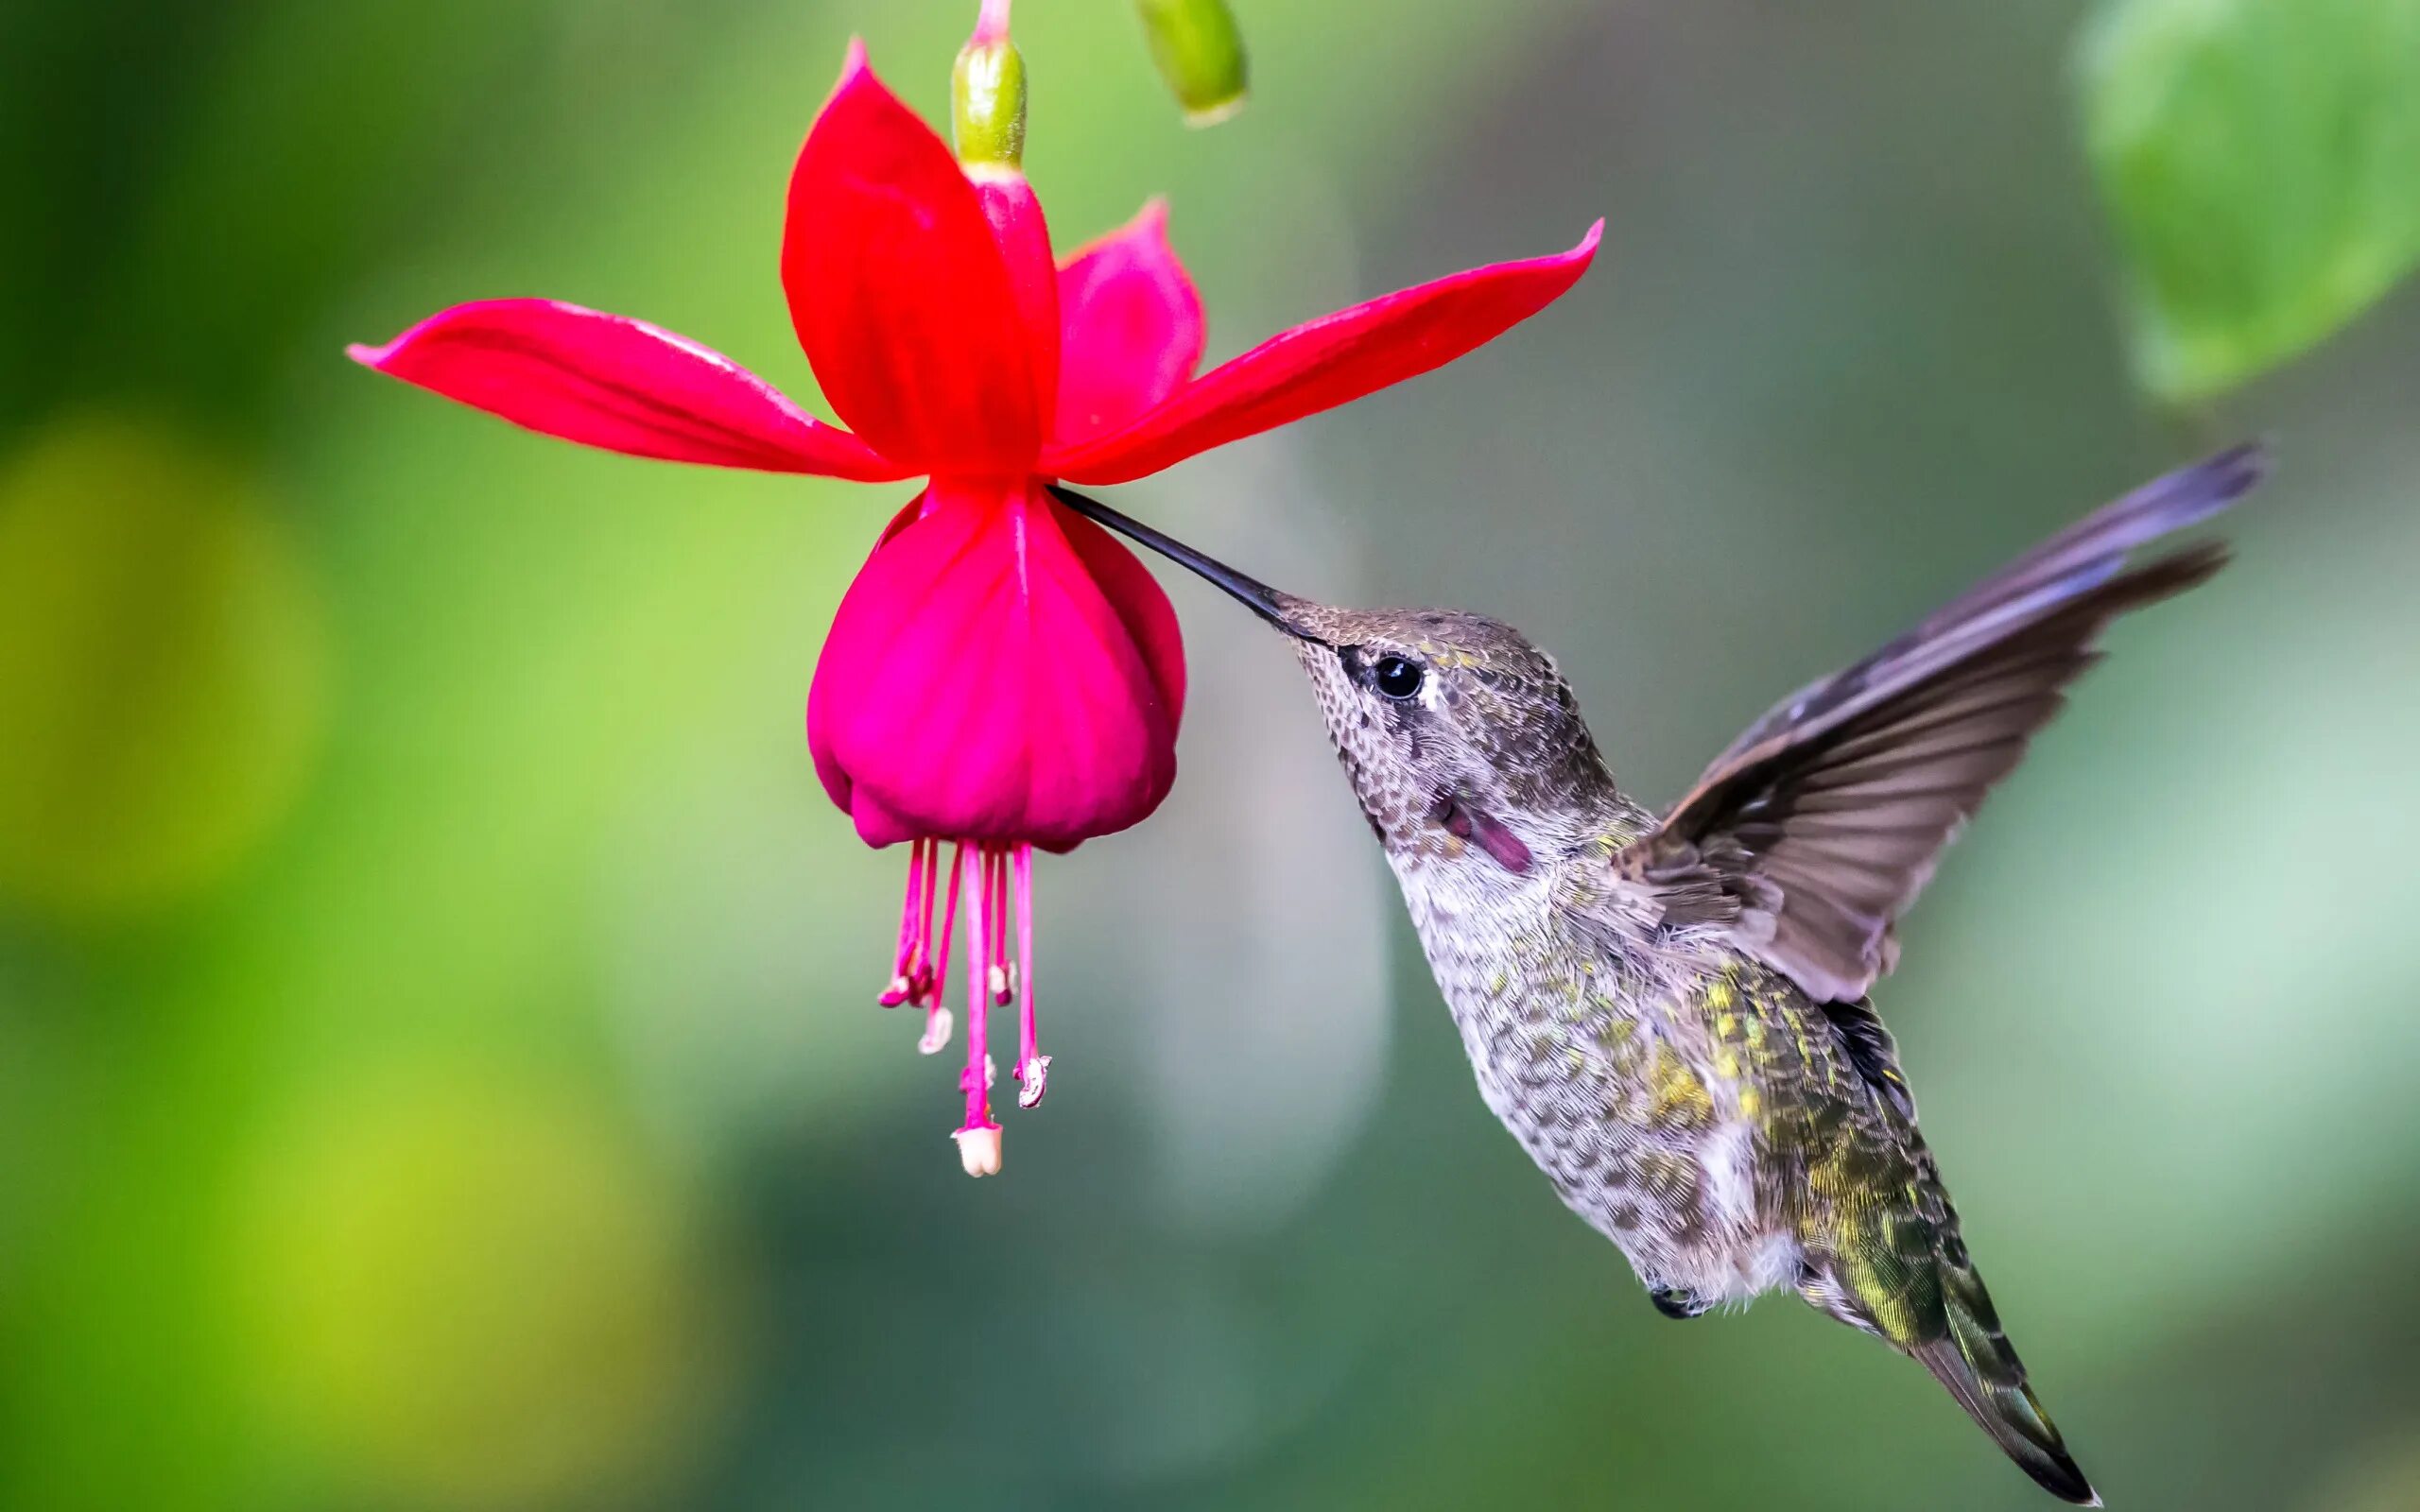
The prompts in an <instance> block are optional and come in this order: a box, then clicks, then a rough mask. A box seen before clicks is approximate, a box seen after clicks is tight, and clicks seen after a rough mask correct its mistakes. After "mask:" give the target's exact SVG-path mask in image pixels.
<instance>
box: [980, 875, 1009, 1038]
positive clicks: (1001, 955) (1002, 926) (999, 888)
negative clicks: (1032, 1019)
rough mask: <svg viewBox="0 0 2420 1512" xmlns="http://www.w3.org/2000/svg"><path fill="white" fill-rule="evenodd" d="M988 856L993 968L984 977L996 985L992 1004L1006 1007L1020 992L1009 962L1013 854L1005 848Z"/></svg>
mask: <svg viewBox="0 0 2420 1512" xmlns="http://www.w3.org/2000/svg"><path fill="white" fill-rule="evenodd" d="M984 859H985V861H986V862H987V863H988V866H989V869H988V870H987V871H986V872H985V873H984V876H985V879H986V883H987V885H989V887H990V889H991V890H990V892H989V893H988V894H987V895H986V902H988V903H989V904H990V906H991V909H992V969H991V970H990V971H987V972H986V973H984V980H985V982H986V983H987V984H988V985H989V986H990V987H991V988H992V1005H993V1006H994V1007H999V1008H1005V1007H1007V1006H1008V1005H1009V1000H1010V999H1011V998H1012V997H1014V996H1015V994H1016V987H1015V984H1014V982H1013V980H1012V979H1011V977H1010V975H1009V971H1010V967H1009V965H1008V955H1009V857H1008V852H1006V851H987V852H986V854H985V857H984Z"/></svg>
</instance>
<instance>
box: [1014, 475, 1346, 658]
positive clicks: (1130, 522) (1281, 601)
mask: <svg viewBox="0 0 2420 1512" xmlns="http://www.w3.org/2000/svg"><path fill="white" fill-rule="evenodd" d="M1049 488H1050V496H1051V497H1052V498H1054V499H1057V500H1058V501H1059V502H1060V503H1061V504H1063V505H1065V506H1066V507H1068V508H1070V509H1073V510H1075V511H1076V512H1077V513H1078V514H1080V515H1082V516H1083V517H1084V518H1085V519H1087V520H1090V521H1092V522H1093V523H1094V524H1100V525H1107V526H1108V527H1109V528H1110V529H1112V530H1115V531H1116V532H1117V533H1118V534H1119V535H1121V536H1124V537H1126V538H1127V539H1128V540H1130V541H1134V542H1136V543H1137V544H1139V545H1145V546H1149V547H1150V548H1151V549H1152V550H1153V551H1156V552H1158V553H1159V554H1160V555H1161V556H1163V557H1166V558H1168V560H1170V561H1172V562H1175V563H1177V564H1178V565H1179V566H1182V567H1186V568H1190V569H1191V570H1192V571H1194V572H1196V573H1199V574H1200V575H1201V576H1204V577H1206V578H1208V579H1210V581H1212V582H1213V583H1216V584H1218V585H1219V587H1220V588H1223V589H1225V590H1226V591H1227V593H1229V594H1230V595H1232V596H1233V597H1234V598H1235V599H1236V602H1238V603H1240V604H1242V605H1243V607H1244V608H1246V609H1248V610H1252V611H1253V613H1255V614H1257V615H1259V616H1260V617H1261V618H1262V619H1265V620H1267V621H1268V622H1269V623H1270V624H1271V625H1274V626H1275V627H1278V628H1279V629H1281V630H1284V631H1285V632H1286V633H1287V634H1288V635H1290V636H1293V637H1294V638H1295V639H1296V640H1299V641H1316V640H1318V639H1319V637H1318V636H1316V635H1313V634H1312V633H1311V632H1310V631H1308V630H1307V629H1305V628H1304V627H1303V626H1302V625H1301V623H1300V622H1299V621H1298V620H1297V619H1296V618H1295V610H1297V609H1299V608H1300V607H1301V605H1302V603H1303V600H1301V599H1299V598H1296V597H1295V596H1294V595H1293V594H1291V593H1279V592H1278V591H1277V590H1276V589H1274V588H1271V587H1270V586H1269V585H1268V584H1267V583H1264V582H1262V581H1260V580H1259V579H1258V578H1256V577H1247V576H1244V575H1243V574H1241V573H1239V572H1237V571H1236V570H1235V569H1234V568H1233V567H1230V566H1228V565H1227V564H1226V563H1225V562H1222V561H1216V560H1213V559H1212V558H1208V557H1205V556H1203V555H1201V553H1200V552H1198V551H1196V550H1194V549H1193V548H1192V547H1191V546H1188V545H1186V544H1185V543H1184V541H1178V540H1175V539H1173V538H1171V537H1168V536H1164V535H1162V534H1161V533H1160V532H1158V531H1156V530H1154V529H1152V528H1151V527H1150V525H1147V524H1143V522H1141V521H1140V520H1135V519H1132V518H1131V517H1129V516H1127V515H1123V514H1120V513H1118V512H1117V511H1116V510H1115V509H1113V508H1111V507H1109V506H1108V505H1105V504H1103V503H1101V502H1100V501H1099V500H1098V499H1093V498H1087V497H1086V496H1084V495H1083V494H1080V493H1078V492H1077V491H1076V490H1073V489H1068V488H1062V487H1061V486H1059V485H1058V484H1056V483H1053V484H1051V485H1050V486H1049Z"/></svg>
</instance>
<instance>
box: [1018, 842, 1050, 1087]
mask: <svg viewBox="0 0 2420 1512" xmlns="http://www.w3.org/2000/svg"><path fill="white" fill-rule="evenodd" d="M1014 864H1015V867H1016V874H1017V958H1016V965H1015V968H1014V970H1015V971H1016V974H1017V976H1018V977H1019V978H1021V980H1019V981H1016V982H1014V983H1012V984H1011V985H1012V986H1013V987H1014V988H1015V990H1016V993H1017V1106H1018V1107H1019V1108H1033V1107H1037V1106H1039V1105H1040V1104H1041V1102H1042V1094H1043V1092H1044V1091H1045V1090H1046V1088H1047V1086H1048V1084H1049V1079H1050V1057H1048V1056H1046V1055H1044V1054H1043V1053H1042V1032H1041V1026H1040V1025H1039V1024H1038V1023H1036V1022H1035V1021H1034V1016H1033V847H1032V846H1030V845H1021V846H1018V847H1017V849H1016V856H1015V863H1014Z"/></svg>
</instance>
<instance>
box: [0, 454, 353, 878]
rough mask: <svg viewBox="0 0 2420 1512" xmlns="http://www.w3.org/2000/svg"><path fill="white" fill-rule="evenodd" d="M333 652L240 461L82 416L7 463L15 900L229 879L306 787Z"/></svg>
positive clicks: (0, 725)
mask: <svg viewBox="0 0 2420 1512" xmlns="http://www.w3.org/2000/svg"><path fill="white" fill-rule="evenodd" d="M327 640H328V637H327V629H326V618H325V615H324V613H323V612H322V609H321V605H320V595H319V593H317V591H316V586H315V585H314V583H313V582H312V580H311V576H310V574H309V572H308V569H307V567H306V565H305V563H304V562H303V560H302V558H301V556H300V554H299V553H298V551H297V550H296V548H295V546H294V544H293V543H292V541H290V540H289V539H288V538H287V536H286V534H285V531H284V530H283V529H282V528H281V527H280V525H279V524H278V522H277V520H276V519H275V518H274V517H273V516H271V515H270V514H269V513H268V511H267V510H266V509H265V508H264V507H262V504H261V501H260V499H259V497H258V494H257V491H256V490H255V488H254V486H253V484H252V482H251V479H250V478H249V477H247V476H246V475H245V474H244V473H243V472H241V471H240V470H238V469H236V468H235V467H233V465H232V464H230V463H229V462H227V461H226V460H225V459H223V458H220V457H216V456H214V455H210V454H208V453H207V452H205V451H203V450H201V449H199V447H197V446H195V445H194V444H192V443H191V442H189V441H186V440H184V439H183V438H180V437H178V436H177V435H175V434H174V433H172V432H169V431H166V430H163V429H159V428H155V427H148V426H142V425H137V424H134V423H131V422H129V421H113V420H102V419H93V418H86V419H81V420H77V421H70V422H67V423H63V424H61V425H57V426H54V427H52V428H51V429H50V430H48V431H47V432H45V433H43V434H42V435H41V436H39V437H37V438H36V439H35V440H34V441H33V443H32V444H31V445H30V446H29V447H28V448H27V449H26V450H24V451H22V452H20V453H19V454H17V455H15V456H13V457H10V458H8V459H7V460H5V461H0V905H15V906H18V907H21V908H25V909H28V910H32V911H38V912H43V913H48V914H53V915H68V916H91V915H109V914H117V913H122V912H125V911H129V910H132V909H139V908H142V907H145V906H148V905H152V904H157V903H161V902H169V901H173V900H175V899H177V898H180V897H182V896H185V895H187V894H189V893H191V892H194V891H196V890H199V889H200V888H202V887H205V886H207V885H210V884H212V883H214V882H216V881H217V880H219V879H220V878H222V877H223V876H225V875H226V873H227V872H228V870H229V869H230V868H232V867H233V865H234V864H235V863H236V862H238V861H239V860H241V859H242V857H243V856H244V854H245V853H246V852H247V851H249V850H250V849H251V846H252V845H253V843H254V842H256V841H257V840H258V839H259V838H260V837H261V835H262V834H263V833H266V832H267V830H268V828H269V826H270V825H271V824H272V823H274V821H275V820H276V819H277V818H278V817H279V816H281V815H283V814H284V813H285V811H286V809H287V808H288V807H289V806H290V805H291V803H292V801H293V799H294V798H295V796H296V794H297V793H298V791H299V790H300V788H301V786H302V776H303V773H304V771H305V769H306V767H307V765H308V763H309V757H310V754H311V751H312V749H313V747H315V746H316V744H317V741H318V735H319V731H320V725H321V723H322V715H323V712H324V705H325V688H326V681H327V679H326V664H327V649H328V647H327Z"/></svg>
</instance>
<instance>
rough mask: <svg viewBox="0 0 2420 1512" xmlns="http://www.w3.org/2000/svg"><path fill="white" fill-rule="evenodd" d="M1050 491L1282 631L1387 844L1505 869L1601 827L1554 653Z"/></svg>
mask: <svg viewBox="0 0 2420 1512" xmlns="http://www.w3.org/2000/svg"><path fill="white" fill-rule="evenodd" d="M1052 491H1053V492H1054V493H1055V494H1056V495H1057V496H1058V498H1059V500H1060V502H1062V503H1063V504H1065V505H1066V506H1067V507H1070V508H1072V509H1074V510H1076V511H1077V512H1078V513H1080V514H1082V515H1085V516H1086V517H1088V518H1090V519H1092V520H1094V521H1096V522H1098V523H1099V524H1104V525H1107V526H1109V527H1110V528H1111V529H1113V530H1116V531H1118V532H1120V533H1121V534H1123V535H1126V536H1128V537H1131V538H1132V539H1133V540H1134V541H1139V542H1141V543H1142V544H1144V545H1146V546H1149V547H1150V548H1151V549H1153V550H1154V551H1157V552H1159V553H1160V554H1161V555H1163V556H1166V557H1167V558H1170V559H1171V560H1173V561H1176V562H1178V563H1180V564H1182V565H1183V566H1184V567H1187V568H1189V569H1191V570H1192V571H1193V572H1195V573H1198V574H1200V575H1201V576H1203V577H1205V578H1207V579H1209V580H1210V581H1211V582H1212V583H1214V584H1216V585H1218V586H1219V588H1221V589H1223V590H1224V591H1226V593H1229V594H1230V595H1232V596H1233V597H1235V598H1236V600H1238V601H1239V602H1241V603H1242V604H1243V605H1244V607H1245V608H1247V609H1249V610H1252V611H1253V613H1254V614H1257V615H1258V616H1260V618H1261V619H1263V620H1265V621H1267V622H1268V623H1269V624H1270V625H1271V626H1272V627H1275V628H1276V629H1278V630H1280V631H1282V632H1284V633H1285V634H1286V635H1287V636H1288V639H1289V642H1290V644H1291V645H1292V647H1293V651H1294V658H1295V660H1296V661H1297V662H1300V663H1301V664H1302V667H1303V670H1304V672H1305V673H1306V674H1308V676H1309V678H1310V679H1311V689H1312V692H1313V693H1314V694H1315V695H1316V696H1318V698H1319V704H1320V713H1321V714H1322V716H1323V717H1324V718H1325V720H1326V722H1327V730H1328V738H1329V740H1330V741H1331V742H1332V743H1333V744H1334V745H1335V747H1336V754H1337V759H1338V760H1339V761H1340V763H1341V764H1342V765H1343V766H1344V770H1345V774H1346V775H1347V776H1348V777H1349V778H1351V779H1352V782H1353V789H1354V793H1355V795H1356V796H1357V798H1359V799H1360V801H1361V811H1362V813H1363V814H1364V815H1365V816H1368V818H1369V821H1370V827H1371V829H1373V830H1374V831H1375V832H1376V833H1377V835H1378V838H1379V840H1380V841H1381V842H1382V843H1383V844H1384V845H1385V846H1386V848H1387V851H1388V852H1389V854H1390V855H1391V856H1393V857H1395V858H1397V859H1398V860H1402V859H1407V858H1413V857H1417V858H1421V859H1423V860H1426V861H1436V862H1441V863H1447V864H1452V865H1455V866H1458V867H1468V868H1473V870H1474V873H1475V875H1476V876H1478V877H1480V878H1495V877H1498V876H1501V877H1509V878H1513V879H1517V878H1520V877H1523V876H1526V875H1528V874H1529V872H1530V870H1531V869H1532V868H1533V867H1534V866H1535V865H1536V864H1537V862H1538V860H1539V859H1540V858H1542V857H1549V856H1552V855H1555V854H1559V853H1561V852H1563V851H1568V850H1570V849H1571V848H1573V847H1575V846H1578V845H1580V844H1582V843H1584V842H1587V841H1590V840H1594V839H1599V838H1601V837H1603V836H1604V835H1605V834H1606V833H1607V829H1608V825H1609V823H1611V824H1616V825H1617V824H1618V823H1619V822H1620V820H1621V816H1620V812H1619V811H1620V810H1621V807H1622V804H1621V799H1619V797H1618V796H1617V795H1616V793H1615V790H1614V785H1613V779H1612V777H1611V776H1610V775H1609V774H1608V773H1607V772H1606V770H1605V765H1604V762H1603V760H1602V758H1601V757H1599V755H1598V752H1597V746H1596V742H1595V741H1594V740H1593V739H1592V738H1591V737H1590V735H1589V733H1588V727H1587V724H1586V723H1585V722H1584V721H1583V720H1582V718H1581V716H1580V704H1579V700H1578V699H1576V698H1574V697H1573V696H1572V693H1571V687H1570V685H1569V684H1568V683H1566V682H1565V681H1564V679H1563V675H1562V673H1561V672H1560V671H1559V670H1558V669H1557V668H1556V666H1555V663H1554V659H1553V658H1552V657H1549V656H1548V655H1547V654H1546V653H1545V652H1544V651H1541V650H1539V649H1538V648H1537V647H1536V646H1534V645H1532V644H1530V642H1529V640H1528V639H1527V638H1526V637H1524V636H1523V635H1522V634H1521V632H1520V631H1518V630H1516V629H1514V628H1513V627H1511V626H1509V625H1506V624H1503V623H1502V622H1501V621H1497V620H1492V619H1489V618H1487V617H1485V616H1484V615H1479V614H1470V613H1464V612H1462V611H1460V610H1442V609H1382V610H1351V609H1338V608H1333V607H1331V606H1329V605H1325V604H1320V603H1316V602H1314V601H1312V600H1310V599H1306V598H1298V597H1296V596H1295V595H1293V594H1291V593H1281V592H1279V591H1278V590H1276V589H1273V588H1271V587H1269V586H1268V585H1267V584H1265V583H1262V582H1259V581H1258V580H1256V579H1254V578H1252V577H1248V576H1245V575H1243V574H1242V573H1239V572H1236V570H1235V569H1233V568H1231V567H1228V566H1226V565H1224V564H1223V563H1220V562H1218V561H1215V560H1213V559H1212V558H1208V557H1205V556H1203V555H1202V554H1201V553H1200V552H1198V551H1195V550H1194V549H1193V548H1192V547H1190V546H1187V545H1185V544H1184V543H1183V542H1182V541H1175V540H1172V539H1171V538H1169V537H1167V536H1166V535H1163V534H1162V533H1160V532H1159V531H1157V530H1154V529H1152V528H1151V527H1150V526H1148V525H1145V524H1141V523H1140V522H1137V521H1134V520H1132V519H1129V518H1128V517H1126V516H1125V515H1122V514H1120V513H1118V512H1117V511H1116V510H1115V509H1112V508H1110V507H1108V506H1106V505H1103V504H1101V503H1099V502H1098V500H1094V499H1089V498H1085V497H1084V496H1083V495H1081V494H1078V493H1074V492H1071V491H1069V490H1065V489H1053V490H1052Z"/></svg>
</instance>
